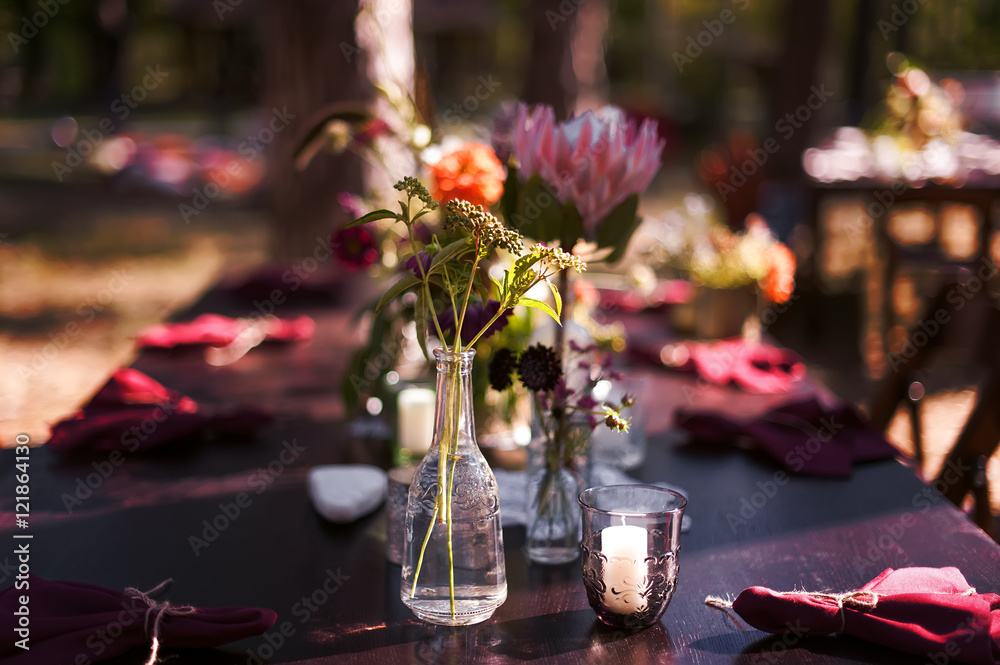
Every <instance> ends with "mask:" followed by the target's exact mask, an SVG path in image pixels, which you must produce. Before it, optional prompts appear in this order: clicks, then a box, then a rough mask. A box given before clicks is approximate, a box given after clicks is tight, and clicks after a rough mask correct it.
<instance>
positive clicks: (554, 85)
mask: <svg viewBox="0 0 1000 665" xmlns="http://www.w3.org/2000/svg"><path fill="white" fill-rule="evenodd" d="M560 4H561V5H562V8H560ZM567 9H568V10H569V11H566V10H567ZM578 11H579V9H578V7H577V5H576V3H572V2H565V1H564V0H531V2H529V3H528V21H529V28H530V29H531V36H532V37H531V58H530V59H529V60H528V71H527V72H526V73H525V83H524V101H526V102H527V103H529V104H548V105H549V106H551V107H552V108H553V109H554V110H555V114H556V119H557V120H564V119H566V117H568V116H569V113H570V111H572V110H573V109H575V108H576V77H575V76H574V75H573V65H572V55H571V51H570V45H571V42H572V39H573V35H574V32H575V29H574V28H575V25H576V15H577V12H578Z"/></svg>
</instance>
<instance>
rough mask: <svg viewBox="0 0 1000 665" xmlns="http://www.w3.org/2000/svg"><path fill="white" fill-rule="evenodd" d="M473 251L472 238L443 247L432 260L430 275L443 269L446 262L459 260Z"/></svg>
mask: <svg viewBox="0 0 1000 665" xmlns="http://www.w3.org/2000/svg"><path fill="white" fill-rule="evenodd" d="M471 251H472V239H471V238H462V239H460V240H456V241H455V242H453V243H451V244H450V245H446V246H445V247H442V248H441V249H440V250H439V251H438V253H437V254H435V255H434V258H432V259H431V266H430V269H429V270H428V272H429V273H430V274H434V273H435V272H437V271H438V270H439V269H440V268H441V264H443V263H444V262H445V261H450V260H451V259H455V258H458V257H460V256H462V255H463V254H468V253H469V252H471Z"/></svg>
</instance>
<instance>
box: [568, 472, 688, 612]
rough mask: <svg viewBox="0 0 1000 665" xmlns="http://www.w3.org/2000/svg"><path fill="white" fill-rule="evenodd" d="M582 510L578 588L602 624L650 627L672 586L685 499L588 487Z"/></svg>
mask: <svg viewBox="0 0 1000 665" xmlns="http://www.w3.org/2000/svg"><path fill="white" fill-rule="evenodd" d="M580 505H581V507H582V508H583V584H584V586H585V587H586V589H587V600H589V601H590V606H591V607H592V608H593V609H594V611H595V612H596V613H597V618H598V619H600V620H601V621H602V622H603V623H605V624H607V625H609V626H613V627H615V628H626V629H632V630H636V629H640V628H647V627H649V626H652V625H653V624H654V623H656V622H657V621H659V619H660V617H661V616H662V615H663V612H664V610H666V609H667V605H669V604H670V599H671V597H672V596H673V595H674V587H675V586H676V584H677V570H678V563H677V554H678V552H679V551H680V536H681V519H682V518H683V516H684V508H685V507H686V506H687V499H685V498H684V497H683V496H681V495H680V494H678V493H676V492H672V491H670V490H666V489H662V488H660V487H651V486H648V485H611V486H607V487H592V488H590V489H587V490H584V491H583V492H582V493H581V494H580Z"/></svg>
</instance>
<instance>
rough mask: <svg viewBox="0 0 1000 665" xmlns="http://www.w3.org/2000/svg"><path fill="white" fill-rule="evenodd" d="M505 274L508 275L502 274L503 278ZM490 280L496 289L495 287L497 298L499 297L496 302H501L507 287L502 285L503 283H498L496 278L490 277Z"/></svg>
mask: <svg viewBox="0 0 1000 665" xmlns="http://www.w3.org/2000/svg"><path fill="white" fill-rule="evenodd" d="M507 274H508V273H506V272H504V275H505V276H506V275H507ZM490 280H491V281H492V282H493V284H495V285H496V287H497V294H498V296H499V297H498V298H497V299H498V300H499V301H500V302H503V297H504V295H505V294H506V293H507V287H506V285H505V284H504V282H501V281H500V280H499V279H497V278H496V277H494V276H493V275H490Z"/></svg>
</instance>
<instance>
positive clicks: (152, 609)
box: [125, 578, 197, 665]
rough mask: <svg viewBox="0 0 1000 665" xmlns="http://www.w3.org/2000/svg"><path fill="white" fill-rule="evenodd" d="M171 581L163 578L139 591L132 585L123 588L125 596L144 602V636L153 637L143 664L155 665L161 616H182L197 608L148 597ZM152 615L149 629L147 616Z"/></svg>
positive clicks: (193, 611) (158, 649) (161, 589)
mask: <svg viewBox="0 0 1000 665" xmlns="http://www.w3.org/2000/svg"><path fill="white" fill-rule="evenodd" d="M172 583H173V579H170V578H168V579H165V580H163V581H162V582H160V583H159V584H157V585H156V586H155V587H153V588H152V589H150V590H149V591H145V592H143V591H139V590H138V589H136V588H134V587H128V588H127V589H125V596H126V597H127V598H135V599H136V600H141V601H142V602H144V603H146V615H145V618H144V619H143V622H142V628H143V631H145V633H146V637H152V638H153V647H152V651H151V652H150V654H149V660H147V661H146V663H145V665H155V663H156V656H157V654H158V653H159V651H160V625H161V624H162V623H163V617H165V616H184V615H186V614H194V613H195V612H196V611H197V610H196V609H195V608H194V607H191V606H190V605H171V604H170V602H169V601H166V600H165V601H163V602H157V601H155V600H153V599H152V598H150V596H151V595H155V594H157V593H159V592H161V591H163V590H164V589H165V588H166V587H168V586H169V585H170V584H172ZM150 617H153V627H152V629H150V626H149V618H150Z"/></svg>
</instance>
